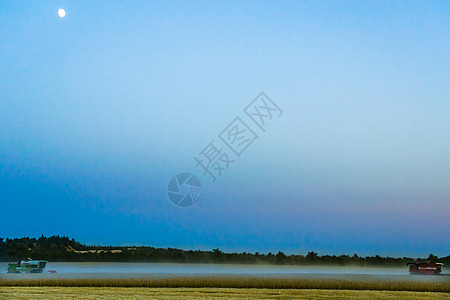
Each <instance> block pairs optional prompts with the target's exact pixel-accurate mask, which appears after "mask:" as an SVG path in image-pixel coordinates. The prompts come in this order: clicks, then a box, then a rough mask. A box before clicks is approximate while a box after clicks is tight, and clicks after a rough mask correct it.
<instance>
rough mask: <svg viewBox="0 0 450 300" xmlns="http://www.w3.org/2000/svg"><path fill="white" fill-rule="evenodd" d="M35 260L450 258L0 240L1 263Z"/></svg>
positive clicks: (380, 262)
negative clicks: (263, 252) (235, 250)
mask: <svg viewBox="0 0 450 300" xmlns="http://www.w3.org/2000/svg"><path fill="white" fill-rule="evenodd" d="M25 258H32V259H43V260H47V261H58V262H173V263H218V264H227V263H234V264H276V265H335V266H342V265H353V266H404V265H405V264H406V263H408V262H415V261H419V262H420V261H436V262H442V263H444V265H446V266H449V265H450V255H449V256H446V257H437V256H435V255H433V254H430V255H429V256H428V257H426V258H419V259H413V258H409V257H401V258H395V257H389V256H386V257H383V256H380V255H375V256H365V257H363V256H358V255H357V254H356V253H355V254H353V255H339V256H336V255H318V254H317V253H316V252H314V251H309V252H308V253H305V254H291V255H286V254H284V253H283V252H281V251H279V252H278V253H276V254H274V253H267V254H261V253H258V252H256V253H247V252H242V253H226V252H222V251H221V250H219V249H212V250H210V251H204V250H182V249H174V248H154V247H149V246H99V245H97V246H96V245H84V244H82V243H80V242H78V241H76V240H74V239H73V238H72V239H71V238H69V237H66V236H51V237H45V236H43V235H42V236H41V237H39V238H30V237H23V238H14V239H11V238H6V239H4V238H0V261H4V262H6V261H17V260H20V259H25Z"/></svg>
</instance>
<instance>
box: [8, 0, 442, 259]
mask: <svg viewBox="0 0 450 300" xmlns="http://www.w3.org/2000/svg"><path fill="white" fill-rule="evenodd" d="M59 8H63V9H65V10H66V17H64V18H59V17H58V15H57V10H58V9H59ZM449 32H450V5H449V3H448V2H445V1H428V2H424V1H406V2H403V1H396V2H395V3H392V2H391V1H367V2H366V1H310V2H309V1H302V2H300V1H298V2H287V1H286V2H275V3H271V2H263V1H248V2H245V3H242V2H239V1H236V2H231V1H230V2H226V3H222V2H207V1H205V2H175V1H174V2H159V3H158V2H149V1H126V2H124V1H96V2H94V3H92V2H91V1H45V2H36V1H20V2H19V1H2V2H1V3H0V203H1V209H0V236H3V237H7V236H8V237H19V236H29V235H30V236H39V235H40V234H45V235H52V234H60V235H69V236H71V237H74V238H76V239H78V240H80V241H82V242H85V243H93V244H114V245H123V244H137V245H153V246H157V247H181V248H186V249H212V248H217V247H219V248H220V249H222V250H225V251H250V252H254V251H259V252H269V251H272V252H277V251H279V250H281V251H284V252H286V253H305V252H306V251H310V250H314V251H316V252H319V253H320V254H341V253H348V254H353V253H354V252H356V253H358V254H362V255H372V254H383V255H398V256H427V255H428V254H429V253H434V254H437V255H449V254H450V253H449V249H450V244H449V239H448V238H447V237H448V236H449V235H450V217H449V216H450V118H449V116H450V101H449V99H450V97H449V96H450V54H449V53H450V35H449V34H448V33H449ZM261 91H264V92H265V93H266V94H267V95H268V96H269V97H271V99H272V100H273V101H274V102H276V103H277V104H278V105H279V106H280V108H281V109H282V110H283V115H282V116H281V117H279V118H275V119H274V120H273V122H271V123H270V125H269V126H268V128H267V130H266V132H262V131H258V130H259V129H258V128H256V127H255V131H256V133H257V134H258V135H259V138H258V139H257V140H256V141H255V142H254V143H253V144H252V145H251V146H249V148H248V149H247V150H246V151H245V152H244V153H243V154H242V156H241V157H239V158H237V159H236V161H235V163H234V164H232V165H231V166H230V169H229V170H227V171H226V172H225V173H224V174H222V176H221V177H220V178H219V179H218V180H217V182H215V183H211V181H210V180H209V178H208V177H204V176H203V174H202V170H201V169H200V168H198V167H196V166H195V161H194V160H193V157H194V156H195V155H197V154H198V153H199V152H200V151H201V150H202V149H203V148H204V147H205V146H206V145H208V143H209V142H210V141H212V140H214V141H217V142H219V139H218V137H217V136H218V134H219V133H220V132H221V131H222V130H223V129H224V128H225V127H226V126H227V125H228V124H229V123H230V122H231V121H232V120H233V119H234V118H235V117H236V116H241V117H242V118H244V117H245V115H244V114H243V109H244V108H245V107H246V105H247V104H248V103H250V102H251V101H252V100H253V99H254V98H255V97H256V96H257V95H258V94H259V93H260V92H261ZM247 121H248V120H247ZM248 124H249V125H251V123H250V121H249V123H248ZM253 125H254V124H253ZM181 172H190V173H194V174H195V175H197V176H198V178H199V179H200V180H201V181H202V185H203V188H204V189H203V196H202V198H201V199H200V201H199V202H198V203H197V204H196V205H195V206H192V207H190V208H184V209H181V208H178V207H176V206H174V205H173V204H172V203H171V202H170V201H169V200H168V198H167V184H168V182H169V180H170V179H171V178H172V176H174V175H176V174H178V173H181ZM18 216H22V217H20V218H18ZM24 216H26V217H24Z"/></svg>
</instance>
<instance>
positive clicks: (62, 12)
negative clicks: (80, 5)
mask: <svg viewBox="0 0 450 300" xmlns="http://www.w3.org/2000/svg"><path fill="white" fill-rule="evenodd" d="M65 15H66V11H65V10H64V9H62V8H60V9H58V16H60V17H61V18H64V16H65Z"/></svg>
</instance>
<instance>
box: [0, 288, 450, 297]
mask: <svg viewBox="0 0 450 300" xmlns="http://www.w3.org/2000/svg"><path fill="white" fill-rule="evenodd" d="M180 298H183V299H280V300H281V299H284V300H285V299H401V300H406V299H407V300H413V299H423V300H425V299H430V300H433V299H439V300H442V299H450V294H448V293H430V292H405V291H355V290H318V289H306V290H301V289H245V288H242V289H237V288H108V287H4V286H3V287H0V299H50V300H53V299H55V300H56V299H180Z"/></svg>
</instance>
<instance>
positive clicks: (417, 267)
mask: <svg viewBox="0 0 450 300" xmlns="http://www.w3.org/2000/svg"><path fill="white" fill-rule="evenodd" d="M406 265H408V266H409V272H410V273H411V275H439V274H441V272H442V266H443V265H444V264H443V263H436V262H434V261H430V262H422V263H407V264H406Z"/></svg>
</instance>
